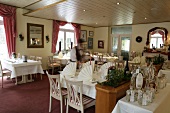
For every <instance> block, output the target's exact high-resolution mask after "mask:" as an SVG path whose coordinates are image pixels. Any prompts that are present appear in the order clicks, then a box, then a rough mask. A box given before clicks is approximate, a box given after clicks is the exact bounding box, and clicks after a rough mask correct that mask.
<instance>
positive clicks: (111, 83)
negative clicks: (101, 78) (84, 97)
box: [96, 69, 131, 113]
mask: <svg viewBox="0 0 170 113" xmlns="http://www.w3.org/2000/svg"><path fill="white" fill-rule="evenodd" d="M108 72H109V73H108V75H107V76H106V79H107V80H106V81H105V82H101V83H99V82H98V84H97V85H96V113H111V112H112V110H113V108H114V106H115V105H116V102H117V101H118V100H119V99H120V98H122V97H124V96H125V95H126V90H128V89H129V85H130V82H127V81H130V78H131V74H130V73H129V74H124V71H123V70H120V69H109V71H108Z"/></svg>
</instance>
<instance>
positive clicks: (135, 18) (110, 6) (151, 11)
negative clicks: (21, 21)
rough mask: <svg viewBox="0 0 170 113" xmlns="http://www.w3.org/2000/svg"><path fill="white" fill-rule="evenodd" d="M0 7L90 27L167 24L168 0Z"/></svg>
mask: <svg viewBox="0 0 170 113" xmlns="http://www.w3.org/2000/svg"><path fill="white" fill-rule="evenodd" d="M0 3H3V4H7V5H12V6H16V7H21V8H24V9H29V12H28V13H25V14H24V15H25V16H31V17H39V18H45V19H54V20H62V21H67V22H73V23H79V24H83V25H87V26H93V27H101V26H114V25H127V24H142V23H155V22H170V5H169V4H170V0H0ZM118 3H119V4H118Z"/></svg>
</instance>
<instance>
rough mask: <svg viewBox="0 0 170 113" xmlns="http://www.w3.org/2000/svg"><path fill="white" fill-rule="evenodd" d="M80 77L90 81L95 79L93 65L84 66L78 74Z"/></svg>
mask: <svg viewBox="0 0 170 113" xmlns="http://www.w3.org/2000/svg"><path fill="white" fill-rule="evenodd" d="M78 79H79V80H82V81H90V80H92V79H93V71H92V66H91V65H89V66H86V67H84V68H82V70H81V71H80V73H79V75H78Z"/></svg>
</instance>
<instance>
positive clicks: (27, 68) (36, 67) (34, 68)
mask: <svg viewBox="0 0 170 113" xmlns="http://www.w3.org/2000/svg"><path fill="white" fill-rule="evenodd" d="M41 64H42V63H41V61H34V60H27V62H23V61H22V59H19V60H11V59H4V60H2V66H3V68H6V69H8V70H10V71H11V78H15V79H16V83H15V84H22V83H26V82H32V81H33V79H32V75H31V74H37V73H40V74H44V71H43V69H42V66H41ZM28 75H30V79H28ZM18 76H22V80H21V81H20V82H18V81H17V77H18Z"/></svg>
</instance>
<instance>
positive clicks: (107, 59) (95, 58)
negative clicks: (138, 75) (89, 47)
mask: <svg viewBox="0 0 170 113" xmlns="http://www.w3.org/2000/svg"><path fill="white" fill-rule="evenodd" d="M92 57H93V58H94V60H96V61H97V60H98V57H97V56H96V55H93V56H92ZM115 59H118V57H111V56H108V57H106V56H103V60H104V61H114V60H115Z"/></svg>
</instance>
